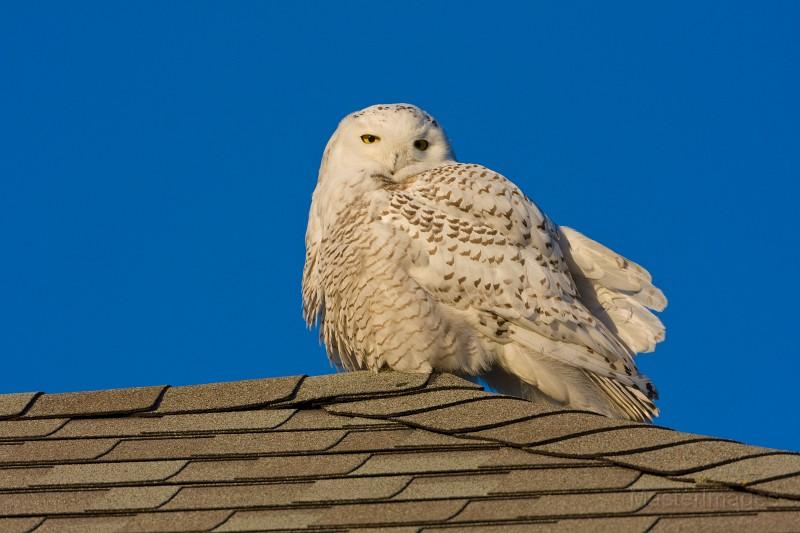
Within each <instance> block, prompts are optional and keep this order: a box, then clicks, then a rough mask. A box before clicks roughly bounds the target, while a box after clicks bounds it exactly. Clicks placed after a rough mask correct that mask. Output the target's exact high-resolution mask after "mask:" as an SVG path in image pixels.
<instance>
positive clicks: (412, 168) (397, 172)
mask: <svg viewBox="0 0 800 533" xmlns="http://www.w3.org/2000/svg"><path fill="white" fill-rule="evenodd" d="M452 158H453V155H452V151H451V149H450V144H449V143H448V141H447V137H446V135H445V133H444V130H443V129H442V128H441V126H439V124H438V123H437V122H436V121H435V120H434V119H433V118H432V117H431V116H430V115H428V114H427V113H425V112H424V111H423V110H421V109H419V108H418V107H416V106H412V105H409V104H387V105H375V106H371V107H368V108H366V109H363V110H361V111H357V112H355V113H352V114H350V115H348V116H347V117H345V118H344V119H343V120H342V121H341V122H340V123H339V127H338V128H337V130H336V132H335V133H334V134H333V136H332V137H331V140H330V141H329V143H328V148H327V149H326V152H325V159H324V160H323V172H328V173H332V174H338V173H339V172H346V173H352V172H359V173H365V174H366V175H368V176H372V177H381V178H383V179H387V180H390V181H395V182H399V181H401V180H403V179H404V178H405V177H407V176H410V175H413V174H416V173H418V172H421V171H423V170H427V169H429V168H433V167H436V166H438V165H440V164H442V163H443V162H445V161H448V160H451V159H452ZM334 169H335V170H334Z"/></svg>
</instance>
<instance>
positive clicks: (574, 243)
mask: <svg viewBox="0 0 800 533" xmlns="http://www.w3.org/2000/svg"><path fill="white" fill-rule="evenodd" d="M559 244H560V245H561V249H562V251H563V252H564V255H565V258H566V260H567V263H568V265H569V267H570V272H571V273H572V277H573V279H574V280H575V283H576V285H577V286H578V291H579V292H580V295H581V301H582V302H583V304H584V305H586V307H587V308H588V309H589V310H590V311H591V312H592V314H593V315H595V316H596V317H597V318H599V319H600V320H601V321H602V322H603V323H604V324H605V325H606V326H607V327H608V328H609V329H610V330H611V331H613V332H614V333H615V334H616V335H617V336H618V337H619V338H620V339H622V341H623V342H625V344H626V345H627V346H628V347H629V348H630V349H631V351H633V352H634V353H641V352H652V351H653V350H654V349H655V346H656V344H658V343H659V342H661V341H663V340H664V337H665V333H666V330H665V328H664V324H662V323H661V320H659V319H658V317H656V316H655V315H654V314H653V313H652V312H650V310H651V309H652V310H655V311H662V310H663V309H664V308H665V307H666V306H667V299H666V298H665V297H664V293H662V292H661V290H660V289H659V288H658V287H656V286H655V285H653V279H652V277H651V276H650V273H649V272H647V270H645V269H644V268H642V267H641V266H639V265H637V264H636V263H634V262H633V261H630V260H628V259H625V258H624V257H622V256H621V255H619V254H617V253H616V252H614V251H613V250H610V249H608V248H606V247H605V246H603V245H602V244H600V243H599V242H596V241H593V240H592V239H590V238H588V237H586V236H585V235H583V234H581V233H579V232H577V231H575V230H574V229H571V228H567V227H561V228H560V235H559Z"/></svg>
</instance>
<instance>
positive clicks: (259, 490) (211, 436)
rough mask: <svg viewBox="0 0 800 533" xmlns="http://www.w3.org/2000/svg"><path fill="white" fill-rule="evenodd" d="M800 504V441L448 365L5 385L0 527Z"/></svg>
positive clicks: (448, 520)
mask: <svg viewBox="0 0 800 533" xmlns="http://www.w3.org/2000/svg"><path fill="white" fill-rule="evenodd" d="M798 513H800V455H798V454H795V453H791V452H781V451H777V450H769V449H765V448H756V447H753V446H747V445H744V444H740V443H734V442H730V441H724V440H718V439H713V438H711V437H705V436H701V435H690V434H686V433H680V432H676V431H672V430H669V429H665V428H659V427H655V426H649V425H643V424H636V423H631V422H626V421H618V420H612V419H609V418H605V417H603V416H600V415H596V414H593V413H586V412H581V411H574V410H563V409H558V408H556V407H554V406H553V405H552V404H537V403H531V402H528V401H525V400H519V399H515V398H509V397H503V396H497V395H493V394H489V393H486V392H483V391H482V390H481V389H480V387H478V386H477V385H475V384H474V383H471V382H469V381H465V380H463V379H461V378H459V377H456V376H452V375H448V374H435V375H432V376H424V375H409V374H401V373H396V372H381V373H378V374H375V373H371V372H353V373H348V374H338V375H333V376H313V377H303V376H298V377H289V378H274V379H264V380H249V381H240V382H234V383H213V384H208V385H199V386H187V387H141V388H135V389H121V390H111V391H93V392H88V393H64V394H39V393H29V394H12V395H0V533H2V532H3V531H20V532H21V531H25V532H27V531H31V530H32V529H34V528H36V533H41V532H48V531H59V532H62V531H66V532H69V531H76V532H81V533H83V532H92V531H102V532H105V531H140V532H143V531H161V532H167V531H209V530H214V531H265V530H267V531H268V530H280V529H284V530H285V529H304V528H308V527H312V528H315V529H321V530H336V531H343V530H346V529H349V528H352V529H353V530H354V531H355V530H357V531H360V532H361V533H369V532H377V531H382V532H386V533H411V531H446V530H450V531H452V530H453V529H452V528H456V529H458V530H465V531H470V530H474V531H498V532H499V531H503V532H506V531H512V532H513V531H548V532H549V531H575V530H591V531H614V532H616V531H644V530H646V529H648V528H651V527H652V528H653V531H674V530H678V531H684V530H692V531H725V532H726V533H727V532H728V531H734V530H755V529H760V530H764V531H792V530H793V529H792V526H793V525H794V524H796V523H797V521H798ZM795 529H796V528H795Z"/></svg>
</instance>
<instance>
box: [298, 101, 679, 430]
mask: <svg viewBox="0 0 800 533" xmlns="http://www.w3.org/2000/svg"><path fill="white" fill-rule="evenodd" d="M363 135H369V136H370V139H366V140H364V141H363V142H362V141H361V137H362V136H363ZM373 138H374V139H377V140H376V141H373V142H370V144H365V143H367V142H368V141H369V140H371V139H373ZM417 140H425V141H427V144H428V147H427V149H424V150H421V149H418V148H417V147H416V146H424V144H421V145H420V144H419V143H418V144H417V145H416V146H415V145H414V141H417ZM303 303H304V312H305V318H306V321H307V322H308V323H309V324H313V323H314V322H315V321H317V320H319V321H320V328H321V337H322V339H323V341H324V343H325V346H326V349H327V352H328V355H329V357H330V358H331V360H332V361H333V362H334V363H335V364H337V365H338V366H340V367H342V368H344V369H347V370H355V369H365V368H366V369H373V370H379V369H381V368H385V367H388V368H391V369H394V370H399V371H405V372H431V371H434V370H441V371H448V372H454V373H458V374H461V375H465V376H481V377H483V378H485V379H486V381H487V382H488V383H489V384H490V385H491V386H493V387H495V388H496V389H498V390H499V391H500V392H505V393H507V394H513V395H520V396H524V397H527V398H530V399H539V400H545V401H551V402H556V403H558V404H562V405H566V406H569V407H572V408H581V409H589V410H592V411H596V412H599V413H603V414H605V415H608V416H614V417H618V418H628V419H632V420H641V421H646V420H651V419H652V418H653V417H654V416H655V415H657V414H658V409H657V408H656V407H655V405H654V404H653V402H652V400H653V399H654V398H655V397H656V391H655V388H654V387H653V385H652V383H651V382H650V380H649V379H648V378H646V377H645V376H643V375H642V374H640V373H639V371H638V370H637V368H636V365H635V363H634V361H633V357H634V355H635V353H637V352H643V351H652V350H653V349H654V347H655V344H656V343H657V342H660V341H661V340H663V338H664V327H663V325H662V324H661V322H660V321H659V320H658V318H656V317H655V316H654V315H653V314H652V313H651V312H650V309H655V310H661V309H663V308H664V307H665V306H666V300H665V298H664V296H663V294H662V293H661V291H659V290H658V289H657V288H656V287H654V286H653V284H652V282H651V278H650V275H649V274H648V273H647V271H645V270H644V269H643V268H641V267H640V266H638V265H636V264H634V263H632V262H631V261H629V260H627V259H625V258H623V257H621V256H619V255H617V254H616V253H614V252H612V251H611V250H609V249H608V248H606V247H604V246H602V245H601V244H599V243H597V242H595V241H592V240H591V239H589V238H587V237H585V236H583V235H581V234H580V233H578V232H577V231H575V230H571V229H569V228H565V227H558V226H557V225H555V224H554V223H553V222H551V221H550V219H548V218H547V216H545V215H544V213H543V212H542V211H541V210H540V209H539V208H538V207H537V206H536V204H535V203H534V202H532V201H531V200H530V199H529V198H528V197H527V196H525V195H524V194H523V193H522V192H521V191H520V190H519V188H517V186H516V185H514V184H513V183H512V182H511V181H509V180H508V179H506V178H505V177H503V176H501V175H500V174H498V173H496V172H494V171H492V170H490V169H488V168H485V167H482V166H480V165H474V164H463V163H458V162H456V161H454V158H453V156H452V152H451V149H450V146H449V143H448V141H447V138H446V136H445V134H444V131H443V130H442V129H441V127H440V126H439V125H438V124H437V123H436V121H435V120H434V119H433V118H431V117H430V115H428V114H427V113H425V112H424V111H422V110H420V109H419V108H416V107H414V106H410V105H408V104H397V105H383V106H373V107H370V108H367V109H365V110H362V111H359V112H357V113H354V114H352V115H349V116H348V117H345V119H343V120H342V122H341V123H340V125H339V128H338V129H337V131H336V132H335V133H334V135H333V137H332V138H331V140H330V142H329V143H328V146H327V147H326V150H325V154H324V156H323V162H322V166H321V168H320V176H319V182H318V184H317V188H316V190H315V191H314V197H313V201H312V206H311V212H310V214H309V224H308V231H307V233H306V264H305V269H304V273H303Z"/></svg>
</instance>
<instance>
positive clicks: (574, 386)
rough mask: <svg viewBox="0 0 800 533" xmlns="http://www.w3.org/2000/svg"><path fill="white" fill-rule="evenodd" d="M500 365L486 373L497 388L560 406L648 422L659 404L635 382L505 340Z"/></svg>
mask: <svg viewBox="0 0 800 533" xmlns="http://www.w3.org/2000/svg"><path fill="white" fill-rule="evenodd" d="M499 362H500V366H499V367H495V368H494V369H493V370H492V371H491V372H490V373H489V374H487V375H486V376H485V378H486V381H487V383H488V384H489V385H490V386H491V387H493V388H495V389H496V390H497V391H498V392H501V393H504V394H509V395H511V396H519V397H522V398H526V399H528V400H531V401H534V402H536V401H542V400H544V401H546V402H550V403H554V404H556V405H559V406H561V407H569V408H571V409H585V410H588V411H594V412H596V413H600V414H603V415H606V416H610V417H612V418H621V419H628V420H633V421H636V422H650V421H652V420H653V418H654V417H656V416H658V408H657V407H656V406H655V404H654V403H653V402H652V400H651V399H650V398H648V397H647V395H646V394H644V393H643V392H641V391H640V390H639V389H637V388H636V387H635V386H632V385H626V384H623V383H620V382H619V381H617V380H615V379H613V378H609V377H605V376H602V375H600V374H597V373H595V372H592V371H590V370H586V369H583V368H579V367H575V366H572V365H569V364H566V363H563V362H561V361H558V360H556V359H554V358H552V357H548V356H546V355H541V354H538V353H536V352H533V351H531V350H529V349H528V348H526V347H524V346H520V345H517V344H513V343H510V344H507V345H505V347H504V350H503V354H502V355H501V357H500V361H499Z"/></svg>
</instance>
